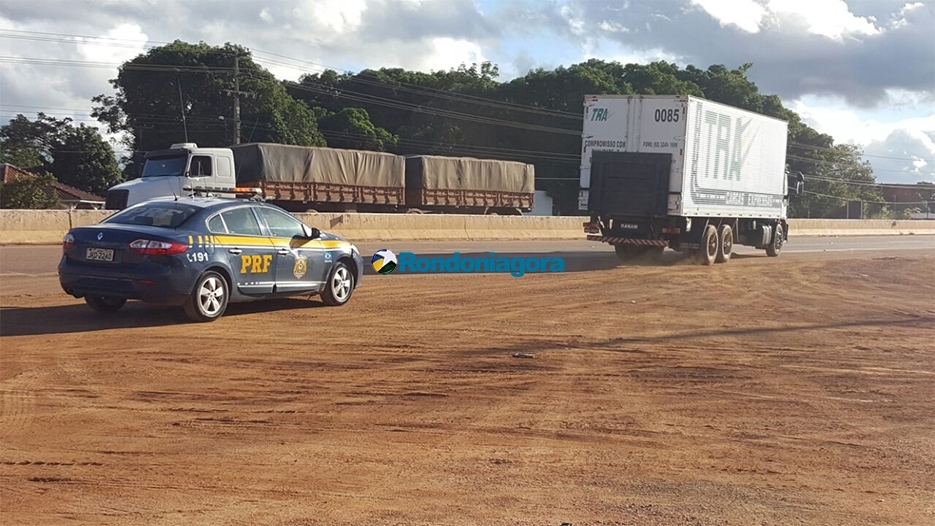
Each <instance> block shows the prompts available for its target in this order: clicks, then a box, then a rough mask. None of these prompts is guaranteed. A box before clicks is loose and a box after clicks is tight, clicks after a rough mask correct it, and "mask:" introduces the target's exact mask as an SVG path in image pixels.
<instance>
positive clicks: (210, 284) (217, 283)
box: [184, 270, 229, 322]
mask: <svg viewBox="0 0 935 526" xmlns="http://www.w3.org/2000/svg"><path fill="white" fill-rule="evenodd" d="M228 296H229V294H228V290H227V280H225V279H224V276H222V275H220V274H218V273H217V272H215V271H213V270H209V271H208V272H205V273H204V274H202V275H201V277H200V278H198V282H197V283H195V289H194V290H193V291H192V294H191V296H189V298H188V301H187V302H185V307H184V308H185V314H186V315H187V316H188V317H189V318H191V319H192V320H194V321H199V322H207V321H214V320H216V319H218V318H220V317H221V315H223V314H224V311H225V310H227V302H228V299H229V297H228Z"/></svg>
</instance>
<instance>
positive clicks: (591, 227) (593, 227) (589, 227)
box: [584, 223, 601, 234]
mask: <svg viewBox="0 0 935 526" xmlns="http://www.w3.org/2000/svg"><path fill="white" fill-rule="evenodd" d="M584 233H585V234H600V233H601V230H600V229H599V228H598V227H597V223H584Z"/></svg>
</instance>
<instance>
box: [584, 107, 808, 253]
mask: <svg viewBox="0 0 935 526" xmlns="http://www.w3.org/2000/svg"><path fill="white" fill-rule="evenodd" d="M582 131H583V134H582V135H583V140H582V142H583V144H582V156H581V173H580V175H581V182H580V189H579V196H578V208H579V210H582V211H587V212H588V215H589V216H590V218H589V219H590V220H589V221H588V222H587V223H584V230H585V233H586V234H588V236H587V238H588V239H589V240H592V241H600V242H603V243H608V244H611V245H614V248H615V249H616V252H617V255H618V256H619V257H620V258H621V259H628V258H631V257H634V256H638V255H643V254H647V253H651V254H660V253H662V252H663V251H664V250H665V249H666V247H669V248H671V249H673V250H676V251H680V252H683V251H688V252H689V253H690V254H692V255H693V256H695V257H697V259H698V261H699V262H700V263H702V264H706V265H710V264H712V263H715V262H718V263H723V262H726V261H728V260H729V259H730V256H731V252H732V250H731V249H732V247H733V245H734V243H738V244H741V245H745V246H752V247H756V248H759V249H765V250H766V253H767V254H768V255H770V256H774V257H775V256H778V255H779V253H780V251H781V249H782V246H783V244H784V243H785V242H786V240H787V239H788V235H789V228H788V224H787V222H786V213H787V209H788V204H789V196H790V188H791V189H792V192H793V193H794V194H796V195H799V194H801V193H802V191H803V189H804V177H803V176H802V174H800V173H793V174H790V173H789V171H788V170H787V167H786V142H787V136H788V135H787V134H788V124H787V123H786V122H785V121H782V120H779V119H775V118H773V117H768V116H766V115H762V114H759V113H754V112H750V111H746V110H742V109H738V108H734V107H731V106H727V105H725V104H720V103H716V102H712V101H708V100H705V99H701V98H698V97H693V96H667V95H587V96H585V103H584V125H583V130H582Z"/></svg>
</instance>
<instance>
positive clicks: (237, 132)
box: [224, 55, 253, 144]
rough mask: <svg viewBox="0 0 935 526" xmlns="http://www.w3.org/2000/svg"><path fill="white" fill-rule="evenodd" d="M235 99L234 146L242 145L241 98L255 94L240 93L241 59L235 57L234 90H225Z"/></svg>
mask: <svg viewBox="0 0 935 526" xmlns="http://www.w3.org/2000/svg"><path fill="white" fill-rule="evenodd" d="M224 92H225V93H226V94H227V96H229V97H233V98H234V144H240V97H241V96H243V97H252V96H253V93H250V92H247V91H240V57H239V56H237V55H234V89H233V90H224Z"/></svg>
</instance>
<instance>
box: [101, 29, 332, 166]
mask: <svg viewBox="0 0 935 526" xmlns="http://www.w3.org/2000/svg"><path fill="white" fill-rule="evenodd" d="M235 59H236V61H237V64H236V65H237V68H238V69H239V77H238V78H239V81H240V82H239V88H240V90H241V91H244V92H248V93H250V94H251V96H248V97H242V98H241V121H242V127H241V137H240V140H241V142H275V143H281V144H295V145H302V146H324V145H325V140H324V138H323V137H322V135H321V134H320V133H319V132H318V127H317V122H316V119H315V115H314V113H313V112H312V110H311V108H309V107H308V106H307V105H306V104H303V103H302V102H301V101H297V100H295V99H293V98H292V97H291V96H289V94H288V92H287V91H286V87H285V85H284V84H283V83H281V82H279V81H278V80H276V78H275V77H274V76H273V75H272V74H271V73H270V72H268V71H267V70H265V69H264V68H262V67H261V66H259V65H258V64H257V63H256V62H254V61H253V59H252V57H251V55H250V52H249V51H247V50H246V49H245V48H243V47H241V46H237V45H233V44H230V43H228V44H225V45H224V46H223V47H212V46H209V45H207V44H205V43H203V42H202V43H199V44H189V43H186V42H182V41H179V40H176V41H175V42H173V43H171V44H167V45H165V46H162V47H157V48H153V49H151V50H149V51H148V52H147V53H145V54H142V55H139V56H138V57H136V58H134V59H132V60H130V61H127V62H125V63H124V64H123V65H122V66H121V67H120V69H119V73H118V75H117V78H115V79H112V80H111V81H110V82H111V84H112V86H113V87H114V89H116V91H117V92H116V94H115V95H103V94H102V95H98V96H97V97H94V98H93V99H92V100H93V102H94V103H95V106H94V111H93V113H92V115H93V116H94V117H95V118H97V119H98V120H99V121H101V122H102V123H104V124H105V125H107V127H108V130H109V131H110V132H111V133H125V134H126V139H125V142H126V145H127V146H128V147H130V148H132V149H133V150H137V151H149V150H156V149H163V148H167V147H168V146H169V145H171V144H173V143H177V142H184V141H185V140H186V137H187V139H188V142H194V143H197V144H198V145H199V146H205V147H212V146H213V147H220V146H227V145H230V144H233V143H234V142H235V141H234V139H235V138H234V127H233V118H232V117H233V107H234V106H233V99H232V98H231V97H229V96H227V94H226V93H227V91H226V90H233V89H234V88H235V87H236V85H235V76H234V70H235ZM183 116H184V120H183ZM135 161H138V159H136V160H135Z"/></svg>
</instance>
